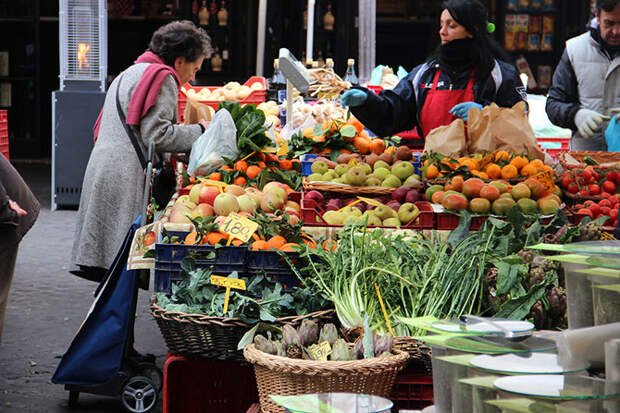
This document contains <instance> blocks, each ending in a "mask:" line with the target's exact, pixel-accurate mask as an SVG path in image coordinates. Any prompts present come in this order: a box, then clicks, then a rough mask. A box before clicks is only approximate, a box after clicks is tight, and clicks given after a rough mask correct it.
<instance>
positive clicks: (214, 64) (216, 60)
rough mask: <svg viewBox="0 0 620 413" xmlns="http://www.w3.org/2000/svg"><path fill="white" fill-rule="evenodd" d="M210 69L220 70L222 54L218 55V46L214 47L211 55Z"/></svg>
mask: <svg viewBox="0 0 620 413" xmlns="http://www.w3.org/2000/svg"><path fill="white" fill-rule="evenodd" d="M211 70H213V71H214V72H221V71H222V56H220V49H219V47H217V46H216V47H215V53H213V57H212V58H211Z"/></svg>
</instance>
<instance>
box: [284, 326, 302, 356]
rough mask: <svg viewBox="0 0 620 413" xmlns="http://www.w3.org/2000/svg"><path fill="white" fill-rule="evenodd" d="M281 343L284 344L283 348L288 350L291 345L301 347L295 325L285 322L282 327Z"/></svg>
mask: <svg viewBox="0 0 620 413" xmlns="http://www.w3.org/2000/svg"><path fill="white" fill-rule="evenodd" d="M282 343H283V344H284V350H286V351H288V349H289V347H291V346H294V345H296V346H298V347H301V339H300V337H299V333H297V330H295V327H293V326H291V325H290V324H287V325H285V326H284V328H283V329H282Z"/></svg>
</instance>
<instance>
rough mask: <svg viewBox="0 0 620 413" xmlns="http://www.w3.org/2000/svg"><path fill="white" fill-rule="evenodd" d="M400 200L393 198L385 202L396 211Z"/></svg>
mask: <svg viewBox="0 0 620 413" xmlns="http://www.w3.org/2000/svg"><path fill="white" fill-rule="evenodd" d="M400 205H401V204H400V202H398V201H397V200H395V199H393V200H391V201H390V202H388V203H387V206H389V207H390V208H392V209H393V210H394V211H398V209H399V208H400Z"/></svg>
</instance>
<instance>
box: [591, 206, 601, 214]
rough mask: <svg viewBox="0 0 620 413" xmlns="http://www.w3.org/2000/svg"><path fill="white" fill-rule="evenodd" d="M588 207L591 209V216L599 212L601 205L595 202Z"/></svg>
mask: <svg viewBox="0 0 620 413" xmlns="http://www.w3.org/2000/svg"><path fill="white" fill-rule="evenodd" d="M588 209H589V210H590V211H592V216H597V215H598V214H600V213H601V207H600V206H598V205H596V204H592V205H590V206H589V207H588Z"/></svg>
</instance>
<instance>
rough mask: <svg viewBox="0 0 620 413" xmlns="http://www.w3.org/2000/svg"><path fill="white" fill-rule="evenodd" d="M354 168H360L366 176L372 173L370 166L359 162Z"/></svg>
mask: <svg viewBox="0 0 620 413" xmlns="http://www.w3.org/2000/svg"><path fill="white" fill-rule="evenodd" d="M356 166H357V167H358V168H362V170H363V171H364V172H366V175H368V174H371V173H372V168H371V167H370V165H368V164H367V163H364V162H361V163H358V164H357V165H356Z"/></svg>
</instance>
